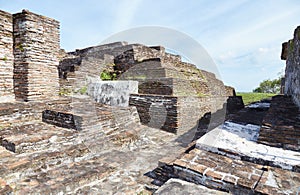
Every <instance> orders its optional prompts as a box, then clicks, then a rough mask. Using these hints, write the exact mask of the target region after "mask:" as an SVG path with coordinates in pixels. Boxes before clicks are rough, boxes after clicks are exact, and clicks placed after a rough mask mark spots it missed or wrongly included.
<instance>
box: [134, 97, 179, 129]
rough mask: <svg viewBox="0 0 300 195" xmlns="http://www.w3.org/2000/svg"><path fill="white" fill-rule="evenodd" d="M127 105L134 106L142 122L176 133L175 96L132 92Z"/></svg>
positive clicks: (176, 112) (176, 105) (176, 108)
mask: <svg viewBox="0 0 300 195" xmlns="http://www.w3.org/2000/svg"><path fill="white" fill-rule="evenodd" d="M129 105H130V106H136V108H137V111H138V113H139V117H140V120H141V123H142V124H145V125H147V126H150V127H154V128H158V129H162V130H165V131H168V132H171V133H177V130H178V111H177V110H178V104H177V97H173V96H159V95H139V94H132V95H130V99H129Z"/></svg>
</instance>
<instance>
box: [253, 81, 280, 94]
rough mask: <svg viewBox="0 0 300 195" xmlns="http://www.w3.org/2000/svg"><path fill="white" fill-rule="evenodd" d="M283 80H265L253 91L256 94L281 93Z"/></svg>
mask: <svg viewBox="0 0 300 195" xmlns="http://www.w3.org/2000/svg"><path fill="white" fill-rule="evenodd" d="M280 86H281V78H278V79H274V80H270V79H267V80H264V81H262V82H261V83H260V84H259V87H257V88H256V89H254V90H253V92H256V93H280Z"/></svg>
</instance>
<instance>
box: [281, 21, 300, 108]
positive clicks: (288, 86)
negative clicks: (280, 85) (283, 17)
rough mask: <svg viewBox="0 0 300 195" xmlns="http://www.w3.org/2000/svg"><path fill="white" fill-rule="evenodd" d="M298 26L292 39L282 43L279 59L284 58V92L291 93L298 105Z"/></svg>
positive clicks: (299, 32) (299, 31) (299, 44)
mask: <svg viewBox="0 0 300 195" xmlns="http://www.w3.org/2000/svg"><path fill="white" fill-rule="evenodd" d="M299 56H300V26H298V27H297V28H296V29H295V31H294V37H293V39H291V40H289V41H288V42H285V43H283V44H282V53H281V59H282V60H286V69H285V79H284V82H285V86H284V94H286V95H291V96H292V97H293V100H294V102H295V103H296V104H297V106H298V107H300V88H299V86H300V66H299V63H300V58H299Z"/></svg>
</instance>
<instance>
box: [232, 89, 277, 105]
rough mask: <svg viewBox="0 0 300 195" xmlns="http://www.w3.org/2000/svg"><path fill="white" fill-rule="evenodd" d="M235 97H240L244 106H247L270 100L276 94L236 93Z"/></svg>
mask: <svg viewBox="0 0 300 195" xmlns="http://www.w3.org/2000/svg"><path fill="white" fill-rule="evenodd" d="M236 95H237V96H242V98H243V101H244V104H245V105H247V104H250V103H252V102H257V101H260V100H263V99H267V98H271V97H273V96H274V95H276V94H274V93H241V92H238V93H237V94H236Z"/></svg>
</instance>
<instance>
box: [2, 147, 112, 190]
mask: <svg viewBox="0 0 300 195" xmlns="http://www.w3.org/2000/svg"><path fill="white" fill-rule="evenodd" d="M78 146H80V145H78ZM76 158H78V160H76ZM82 158H83V159H82ZM79 159H80V161H79ZM0 171H1V173H4V174H1V178H2V179H4V180H5V181H6V182H7V183H8V184H9V185H10V186H14V193H16V194H53V193H54V194H58V193H62V192H63V194H65V193H69V192H72V191H75V190H76V189H77V188H78V187H79V186H84V185H88V184H90V183H93V184H95V182H97V180H101V179H104V177H106V176H107V174H109V173H110V172H112V171H113V168H112V167H110V166H109V165H107V164H105V163H104V162H103V159H102V158H101V157H93V156H89V152H88V150H87V148H86V147H85V146H84V145H82V146H81V148H78V147H73V146H72V147H69V148H67V149H64V150H62V151H48V152H43V153H34V154H30V155H26V156H23V157H14V158H10V160H9V161H7V162H6V165H1V166H0ZM16 171H17V172H21V173H22V174H21V175H16V174H15V172H16Z"/></svg>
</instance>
